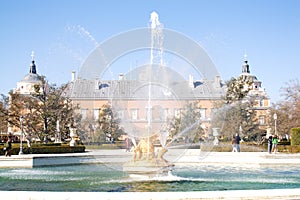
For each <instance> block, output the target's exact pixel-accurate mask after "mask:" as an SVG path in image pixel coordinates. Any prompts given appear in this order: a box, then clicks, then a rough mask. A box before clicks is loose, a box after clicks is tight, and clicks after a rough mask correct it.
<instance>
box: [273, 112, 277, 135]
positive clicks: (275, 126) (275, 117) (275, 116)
mask: <svg viewBox="0 0 300 200" xmlns="http://www.w3.org/2000/svg"><path fill="white" fill-rule="evenodd" d="M273 118H274V132H275V135H277V124H276V122H277V114H276V113H274V115H273Z"/></svg>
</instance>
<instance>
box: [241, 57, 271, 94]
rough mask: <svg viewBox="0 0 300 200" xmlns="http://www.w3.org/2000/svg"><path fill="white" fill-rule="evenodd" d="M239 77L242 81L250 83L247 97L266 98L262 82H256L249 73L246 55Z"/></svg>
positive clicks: (254, 77)
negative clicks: (257, 96)
mask: <svg viewBox="0 0 300 200" xmlns="http://www.w3.org/2000/svg"><path fill="white" fill-rule="evenodd" d="M240 77H242V78H243V79H244V80H250V81H251V82H252V85H251V86H250V88H249V89H250V91H249V95H259V96H265V97H266V96H267V94H266V91H265V89H264V88H262V82H261V81H260V80H258V79H257V77H256V76H255V75H253V74H251V73H250V67H249V64H248V60H247V55H246V54H245V55H244V63H243V66H242V73H241V75H240Z"/></svg>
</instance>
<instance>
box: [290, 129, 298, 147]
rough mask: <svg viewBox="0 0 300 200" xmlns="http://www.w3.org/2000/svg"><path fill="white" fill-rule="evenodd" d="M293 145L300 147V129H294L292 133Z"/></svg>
mask: <svg viewBox="0 0 300 200" xmlns="http://www.w3.org/2000/svg"><path fill="white" fill-rule="evenodd" d="M290 135H291V145H292V146H294V145H300V127H296V128H292V129H291V131H290Z"/></svg>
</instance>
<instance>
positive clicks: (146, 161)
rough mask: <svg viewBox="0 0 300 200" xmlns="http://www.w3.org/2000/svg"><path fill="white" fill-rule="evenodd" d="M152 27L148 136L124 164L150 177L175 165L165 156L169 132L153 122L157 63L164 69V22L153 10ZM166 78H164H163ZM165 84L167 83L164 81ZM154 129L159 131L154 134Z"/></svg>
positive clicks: (163, 173) (128, 169)
mask: <svg viewBox="0 0 300 200" xmlns="http://www.w3.org/2000/svg"><path fill="white" fill-rule="evenodd" d="M150 28H151V46H150V64H149V66H146V70H147V74H148V75H149V76H148V82H146V84H147V86H148V95H147V96H148V100H147V107H146V110H147V124H146V127H145V128H146V130H147V134H146V137H144V138H140V141H139V143H138V144H137V145H135V146H134V149H133V152H134V156H133V160H132V161H129V162H127V163H125V164H124V166H123V170H124V171H125V172H127V173H129V174H130V175H131V176H134V175H137V174H138V175H144V176H145V175H146V176H148V177H153V176H158V175H166V174H168V173H169V172H170V170H171V169H172V167H173V166H174V165H173V164H172V163H169V162H168V161H167V160H165V159H164V158H163V156H164V154H165V153H166V152H167V148H166V141H167V134H166V133H167V132H166V131H165V132H162V130H161V128H162V126H161V124H162V122H160V126H159V127H154V126H153V123H152V117H153V108H154V106H153V105H152V96H151V95H152V84H153V83H155V80H154V78H153V76H154V75H155V73H153V71H154V69H155V67H156V66H155V65H158V68H161V69H163V68H164V66H163V48H162V45H163V39H162V38H163V32H162V24H161V23H160V22H159V19H158V14H157V13H156V12H152V13H151V15H150ZM163 80H164V79H163ZM164 84H165V83H164ZM152 131H157V132H158V133H155V134H153V135H152ZM156 138H158V139H159V141H160V145H161V148H159V150H158V151H157V152H155V148H154V145H153V143H154V140H155V139H156Z"/></svg>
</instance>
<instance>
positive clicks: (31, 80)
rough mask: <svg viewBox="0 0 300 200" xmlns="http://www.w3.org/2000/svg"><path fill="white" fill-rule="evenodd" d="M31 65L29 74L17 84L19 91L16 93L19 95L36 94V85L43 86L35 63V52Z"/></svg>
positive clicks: (32, 55)
mask: <svg viewBox="0 0 300 200" xmlns="http://www.w3.org/2000/svg"><path fill="white" fill-rule="evenodd" d="M31 58H32V61H31V64H30V68H29V73H28V74H27V75H26V76H24V78H23V79H22V80H21V81H19V82H18V83H17V89H16V91H15V92H17V93H19V94H30V93H33V92H35V91H34V85H37V84H41V83H42V82H41V79H40V76H39V75H38V74H37V70H36V65H35V61H34V52H32V54H31Z"/></svg>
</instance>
